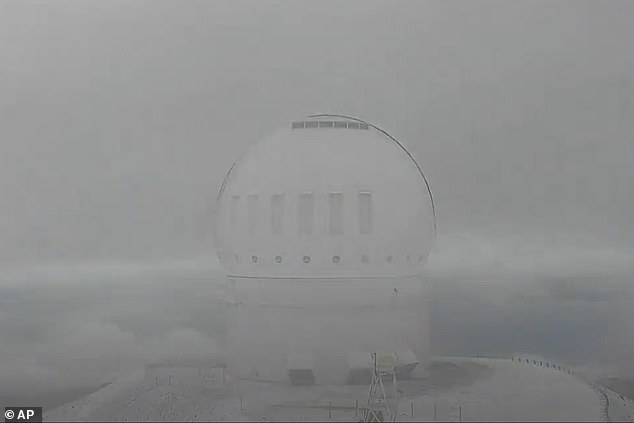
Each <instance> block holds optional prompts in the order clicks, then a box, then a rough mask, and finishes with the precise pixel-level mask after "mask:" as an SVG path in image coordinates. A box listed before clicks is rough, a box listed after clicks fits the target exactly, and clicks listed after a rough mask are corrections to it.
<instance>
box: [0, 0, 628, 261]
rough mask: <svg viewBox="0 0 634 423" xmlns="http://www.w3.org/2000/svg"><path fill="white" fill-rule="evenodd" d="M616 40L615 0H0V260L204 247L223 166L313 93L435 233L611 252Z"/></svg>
mask: <svg viewBox="0 0 634 423" xmlns="http://www.w3.org/2000/svg"><path fill="white" fill-rule="evenodd" d="M632 40H634V2H631V1H611V2H603V1H594V2H588V1H544V2H540V1H513V2H508V1H495V2H494V1H479V2H472V1H464V2H459V1H451V2H447V1H411V2H405V1H384V2H376V1H360V2H353V1H340V2H334V1H330V2H328V1H322V0H320V1H316V0H315V1H310V2H309V1H301V2H300V1H275V2H274V1H251V2H241V1H230V2H229V1H227V2H216V1H207V2H203V1H187V2H184V1H171V2H167V1H152V2H149V1H140V0H135V1H112V0H108V1H90V2H89V1H39V2H34V1H17V0H10V1H6V0H5V1H2V2H1V3H0V76H1V78H0V210H1V211H0V260H1V261H2V262H4V263H11V264H15V263H18V262H25V261H29V262H32V261H43V260H87V259H133V260H135V259H147V258H158V259H167V258H183V257H188V256H195V255H201V254H205V253H211V252H213V247H212V245H213V244H212V241H211V235H212V233H211V228H212V219H213V209H214V201H215V195H216V192H217V189H218V186H219V184H220V182H221V180H222V177H223V176H224V174H225V172H226V170H227V169H228V167H229V166H230V165H231V163H232V162H233V161H235V160H236V159H238V158H239V157H240V155H241V154H242V153H243V152H244V151H245V150H246V149H247V147H248V146H249V145H250V144H252V143H254V142H256V141H257V140H258V139H259V138H260V137H262V136H264V135H266V134H268V133H269V132H271V131H273V130H275V129H276V128H277V127H278V126H280V125H284V124H286V123H287V122H288V121H290V120H292V119H294V118H297V117H300V116H302V115H305V114H310V113H315V112H335V113H342V114H347V115H353V116H358V117H361V118H364V119H366V120H369V121H371V122H373V123H376V124H378V125H380V126H383V127H384V128H385V129H387V130H388V131H389V132H391V133H392V134H393V135H394V136H396V137H398V138H400V139H401V140H402V142H403V143H404V144H405V145H407V146H408V147H410V148H411V150H412V152H413V153H414V155H415V156H416V157H417V159H418V160H419V162H420V164H421V166H422V167H423V169H424V171H425V172H426V174H427V176H428V178H429V180H430V183H431V186H432V189H433V191H434V193H435V196H436V201H437V209H438V216H439V221H438V226H439V232H440V235H441V238H442V237H445V238H447V239H450V238H451V237H456V236H462V234H476V235H474V237H475V238H476V239H492V240H496V239H504V240H507V241H505V242H510V243H511V244H513V243H515V244H522V243H524V242H531V243H532V244H533V245H537V246H539V245H549V246H550V247H551V248H553V246H559V245H561V246H562V248H564V247H563V246H570V245H574V246H575V247H576V248H585V247H586V246H587V247H588V248H591V249H602V250H610V251H612V250H614V251H617V252H618V253H619V254H627V253H629V252H631V250H632V249H633V248H634V224H633V223H632V219H633V217H634V183H633V181H634V43H633V42H632ZM508 240H510V241H508ZM528 240H530V241H528ZM504 245H507V244H504ZM476 248H478V247H477V246H476ZM506 254H508V251H507V252H506ZM432 261H433V256H432V257H431V258H430V264H431V263H432Z"/></svg>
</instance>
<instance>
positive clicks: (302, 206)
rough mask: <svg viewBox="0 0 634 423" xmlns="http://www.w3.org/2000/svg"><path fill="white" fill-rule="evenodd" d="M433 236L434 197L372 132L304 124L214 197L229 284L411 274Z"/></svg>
mask: <svg viewBox="0 0 634 423" xmlns="http://www.w3.org/2000/svg"><path fill="white" fill-rule="evenodd" d="M434 235H435V212H434V208H433V200H432V197H431V191H430V190H429V187H428V186H427V182H426V180H425V178H424V176H423V174H422V172H421V170H420V168H419V166H418V165H417V163H416V162H415V161H414V159H413V158H412V157H411V155H410V154H409V153H408V152H407V150H405V148H404V147H403V146H402V145H401V144H399V143H398V142H397V141H396V140H395V139H393V138H392V137H391V136H389V135H388V134H387V133H385V132H383V131H382V130H380V129H379V128H376V127H374V126H373V125H370V124H368V123H365V122H363V121H360V120H358V119H353V118H347V117H342V116H335V115H319V116H311V117H307V118H305V119H303V120H301V121H298V122H293V123H292V124H289V125H288V127H286V128H283V129H281V130H279V131H278V132H276V133H274V134H273V135H271V136H269V137H267V138H265V139H263V140H262V141H260V142H259V143H257V144H256V145H254V146H253V147H252V148H251V149H250V150H249V151H248V152H247V154H246V155H245V156H244V157H243V158H242V159H241V160H240V161H238V162H237V163H235V164H234V166H232V168H231V169H230V170H229V173H228V174H227V177H226V179H225V181H224V183H223V185H222V187H221V189H220V192H219V194H218V218H217V226H216V244H217V249H218V256H219V258H220V261H221V263H222V264H223V266H224V268H225V270H226V272H227V273H228V274H229V275H230V276H236V277H239V276H242V277H258V278H263V277H264V278H266V277H271V278H284V277H289V278H342V277H355V278H356V277H394V276H411V275H416V274H418V273H419V271H420V266H421V265H422V264H423V263H424V262H425V261H426V259H427V256H428V255H429V252H430V250H431V246H432V241H433V238H434Z"/></svg>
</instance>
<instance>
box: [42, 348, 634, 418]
mask: <svg viewBox="0 0 634 423" xmlns="http://www.w3.org/2000/svg"><path fill="white" fill-rule="evenodd" d="M399 391H400V393H399V418H398V420H400V421H414V420H416V421H421V420H425V421H433V420H439V421H459V420H463V421H480V420H494V421H502V420H504V421H520V420H532V421H544V420H547V421H605V417H606V416H605V400H604V397H603V395H602V394H601V392H599V391H598V390H597V389H596V387H593V386H592V385H591V384H588V383H584V381H583V380H582V379H580V378H579V376H577V375H574V374H568V373H567V372H566V371H563V370H559V369H557V368H553V367H549V368H546V367H544V366H539V365H533V364H532V363H531V364H529V363H526V362H518V361H517V360H515V361H512V360H510V359H491V358H441V359H435V360H434V361H433V363H432V366H431V367H430V369H429V371H428V372H426V376H425V377H423V378H420V379H415V380H409V381H400V382H399ZM366 395H367V386H363V385H359V386H310V387H290V386H289V385H287V384H285V383H268V382H256V381H244V380H236V381H231V380H228V381H227V383H226V384H224V385H222V384H221V385H218V386H212V387H207V388H204V389H201V388H200V387H199V388H195V387H188V386H182V385H175V384H174V385H173V386H159V387H157V386H156V385H155V384H154V383H152V381H148V380H145V379H144V372H143V371H139V372H138V373H130V374H128V375H126V376H125V377H123V378H121V379H118V380H117V381H115V382H114V383H112V384H110V385H108V386H107V387H105V388H103V389H101V390H99V391H97V392H94V393H92V394H90V395H88V396H86V397H84V398H82V399H79V400H77V401H74V402H71V403H69V404H66V405H63V406H61V407H59V408H57V409H54V410H51V411H50V412H48V413H45V416H44V417H45V419H46V420H47V421H78V420H81V421H90V420H92V421H96V420H100V421H126V420H136V421H138V420H141V421H148V420H162V421H169V420H181V421H196V420H207V421H240V420H241V421H244V420H249V421H268V420H272V421H280V420H284V421H315V420H319V421H354V420H358V419H359V418H360V416H361V412H360V411H357V410H356V406H357V404H358V406H359V407H362V406H363V404H364V403H365V401H366ZM606 395H607V396H608V399H609V403H610V417H611V420H612V421H631V416H632V413H631V411H632V407H631V405H632V402H631V401H629V400H627V399H622V398H620V397H619V396H618V395H617V394H614V393H612V392H609V391H608V392H607V393H606ZM357 413H358V415H357ZM628 413H629V414H628Z"/></svg>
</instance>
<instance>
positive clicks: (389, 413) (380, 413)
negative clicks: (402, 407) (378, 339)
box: [363, 352, 398, 423]
mask: <svg viewBox="0 0 634 423" xmlns="http://www.w3.org/2000/svg"><path fill="white" fill-rule="evenodd" d="M396 364H397V357H396V354H385V353H378V352H373V353H372V382H371V383H370V391H369V393H368V403H367V406H366V408H365V410H364V412H363V422H364V423H370V422H372V423H375V422H376V423H378V422H394V421H396V416H397V414H398V398H397V386H396ZM390 378H391V379H392V389H391V392H390V393H391V395H389V396H388V395H386V391H385V385H384V384H383V380H384V379H385V380H388V379H390Z"/></svg>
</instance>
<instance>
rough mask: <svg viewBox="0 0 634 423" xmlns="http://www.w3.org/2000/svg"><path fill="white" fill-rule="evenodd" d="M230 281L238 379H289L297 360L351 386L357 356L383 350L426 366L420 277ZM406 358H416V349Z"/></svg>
mask: <svg viewBox="0 0 634 423" xmlns="http://www.w3.org/2000/svg"><path fill="white" fill-rule="evenodd" d="M228 283H229V289H228V298H227V344H226V353H227V360H228V362H227V364H228V367H229V371H230V372H231V373H232V374H234V375H235V376H237V377H242V378H252V379H260V380H284V379H286V378H287V375H288V371H289V369H288V368H287V367H288V365H290V363H291V361H292V363H301V366H302V367H311V366H312V370H313V373H314V375H315V378H316V382H317V383H344V382H345V379H346V374H347V372H348V370H349V364H350V363H349V362H348V357H349V355H350V353H355V352H368V353H369V352H371V351H376V350H380V351H389V352H396V353H397V354H398V353H399V352H405V351H410V352H414V354H415V359H416V360H417V361H418V362H419V363H420V364H419V365H425V364H426V361H427V357H428V328H427V325H428V319H427V307H424V299H425V286H424V284H423V281H422V279H421V278H420V277H416V278H402V279H366V280H361V279H344V280H336V279H284V280H279V279H252V278H244V279H242V278H234V279H230V280H229V281H228ZM402 356H403V357H406V356H407V357H408V358H407V360H410V361H411V360H412V358H411V357H412V354H403V355H402ZM290 357H293V359H292V360H291V361H289V358H290ZM298 357H299V360H298ZM293 365H295V364H293ZM295 370H307V369H295Z"/></svg>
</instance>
